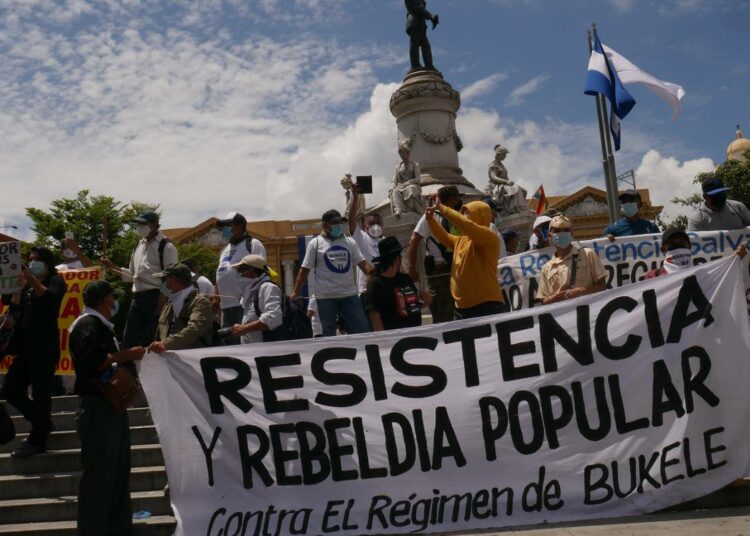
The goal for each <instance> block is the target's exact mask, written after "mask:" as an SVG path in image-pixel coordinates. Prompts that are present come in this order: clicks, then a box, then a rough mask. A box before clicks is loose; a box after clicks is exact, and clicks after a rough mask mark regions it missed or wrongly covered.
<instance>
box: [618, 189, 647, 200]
mask: <svg viewBox="0 0 750 536" xmlns="http://www.w3.org/2000/svg"><path fill="white" fill-rule="evenodd" d="M623 197H635V198H638V199H640V198H641V194H639V193H638V192H637V191H636V190H633V189H630V190H625V191H622V192H620V194H619V195H618V196H617V199H619V200H622V198H623Z"/></svg>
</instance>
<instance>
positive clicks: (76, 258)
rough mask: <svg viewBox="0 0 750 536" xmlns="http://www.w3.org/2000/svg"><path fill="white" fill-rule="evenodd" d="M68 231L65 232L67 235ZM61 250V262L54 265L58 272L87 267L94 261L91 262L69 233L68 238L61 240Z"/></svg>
mask: <svg viewBox="0 0 750 536" xmlns="http://www.w3.org/2000/svg"><path fill="white" fill-rule="evenodd" d="M67 234H68V233H66V235H67ZM62 246H63V250H62V256H63V262H62V264H58V265H57V266H55V268H56V269H57V271H58V272H63V271H65V270H77V269H78V268H89V267H90V266H93V265H94V263H93V262H91V259H89V258H88V257H87V256H86V254H85V253H84V252H83V251H82V250H81V248H80V247H79V246H78V241H77V240H76V239H75V238H74V237H73V236H72V233H70V238H66V239H64V240H63V242H62Z"/></svg>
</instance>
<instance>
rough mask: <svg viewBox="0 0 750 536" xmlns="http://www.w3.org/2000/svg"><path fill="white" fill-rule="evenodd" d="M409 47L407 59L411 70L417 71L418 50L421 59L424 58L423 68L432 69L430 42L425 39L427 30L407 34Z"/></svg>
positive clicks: (418, 66) (418, 65)
mask: <svg viewBox="0 0 750 536" xmlns="http://www.w3.org/2000/svg"><path fill="white" fill-rule="evenodd" d="M409 37H410V38H411V39H410V46H409V58H410V59H411V68H412V69H419V68H420V67H421V65H420V64H419V49H420V48H421V49H422V57H423V58H424V66H425V67H426V68H427V69H434V68H435V66H434V65H432V47H431V46H430V40H429V39H427V28H425V29H424V30H414V31H412V32H410V33H409Z"/></svg>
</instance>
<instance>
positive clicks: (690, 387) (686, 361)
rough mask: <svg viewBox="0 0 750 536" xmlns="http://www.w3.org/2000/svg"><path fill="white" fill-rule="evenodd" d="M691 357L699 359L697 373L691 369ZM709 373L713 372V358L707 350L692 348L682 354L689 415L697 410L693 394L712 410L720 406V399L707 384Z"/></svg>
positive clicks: (683, 378)
mask: <svg viewBox="0 0 750 536" xmlns="http://www.w3.org/2000/svg"><path fill="white" fill-rule="evenodd" d="M691 357H696V358H698V371H697V372H695V373H694V372H693V370H692V368H691V367H690V358H691ZM709 372H711V358H710V357H709V356H708V353H707V352H706V350H704V349H703V348H701V347H700V346H691V347H690V348H687V349H686V350H684V351H683V352H682V382H683V384H684V386H685V409H686V410H687V412H688V413H692V412H693V409H694V408H695V402H694V400H693V393H695V394H696V395H698V396H699V397H701V398H702V399H703V400H704V401H705V402H706V404H708V405H709V406H711V407H712V408H715V407H716V406H718V405H719V397H718V396H716V394H714V392H713V391H711V389H709V388H708V387H706V384H705V381H706V379H707V378H708V373H709Z"/></svg>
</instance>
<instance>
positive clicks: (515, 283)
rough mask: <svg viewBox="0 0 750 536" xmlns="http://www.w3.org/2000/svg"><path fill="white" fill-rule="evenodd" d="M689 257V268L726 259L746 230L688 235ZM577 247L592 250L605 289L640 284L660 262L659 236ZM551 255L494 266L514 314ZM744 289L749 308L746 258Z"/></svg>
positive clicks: (749, 262) (529, 303)
mask: <svg viewBox="0 0 750 536" xmlns="http://www.w3.org/2000/svg"><path fill="white" fill-rule="evenodd" d="M688 236H689V237H690V243H691V253H692V254H693V264H702V263H705V262H708V261H711V260H716V259H720V258H722V257H728V256H730V255H732V254H733V253H734V251H735V250H736V249H737V247H738V246H739V245H740V244H743V243H747V242H748V240H750V228H747V229H738V230H734V231H705V232H692V231H690V232H688ZM580 245H581V246H584V247H588V248H591V249H593V250H594V252H596V254H597V255H598V256H599V259H600V260H601V261H602V264H603V265H604V269H605V270H606V271H607V280H606V283H607V286H608V287H609V288H616V287H622V286H624V285H629V284H630V283H635V282H636V281H640V280H641V279H642V278H643V276H644V275H646V273H647V272H648V271H650V270H653V269H655V268H658V267H659V266H661V263H662V261H663V260H664V255H663V254H662V252H661V250H660V248H661V235H638V236H623V237H619V238H616V239H615V241H614V242H612V241H610V240H609V239H608V238H606V237H605V238H597V239H596V240H586V241H582V242H580ZM553 253H554V249H553V248H551V247H550V248H545V249H539V250H535V251H527V252H526V253H520V254H518V255H513V256H511V257H506V258H504V259H503V260H502V261H501V262H500V265H499V266H498V279H499V280H500V286H501V287H502V289H503V296H504V297H505V302H506V303H509V304H510V307H511V310H513V311H517V310H518V309H523V308H526V307H533V306H534V298H535V297H536V294H537V289H538V288H539V284H538V279H539V276H540V275H541V273H542V267H543V266H544V265H545V264H546V263H547V261H548V260H550V258H551V257H552V255H553ZM744 266H745V268H744V278H745V289H747V290H746V292H747V296H748V300H749V301H748V305H749V306H750V256H748V257H746V258H745V261H744Z"/></svg>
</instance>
